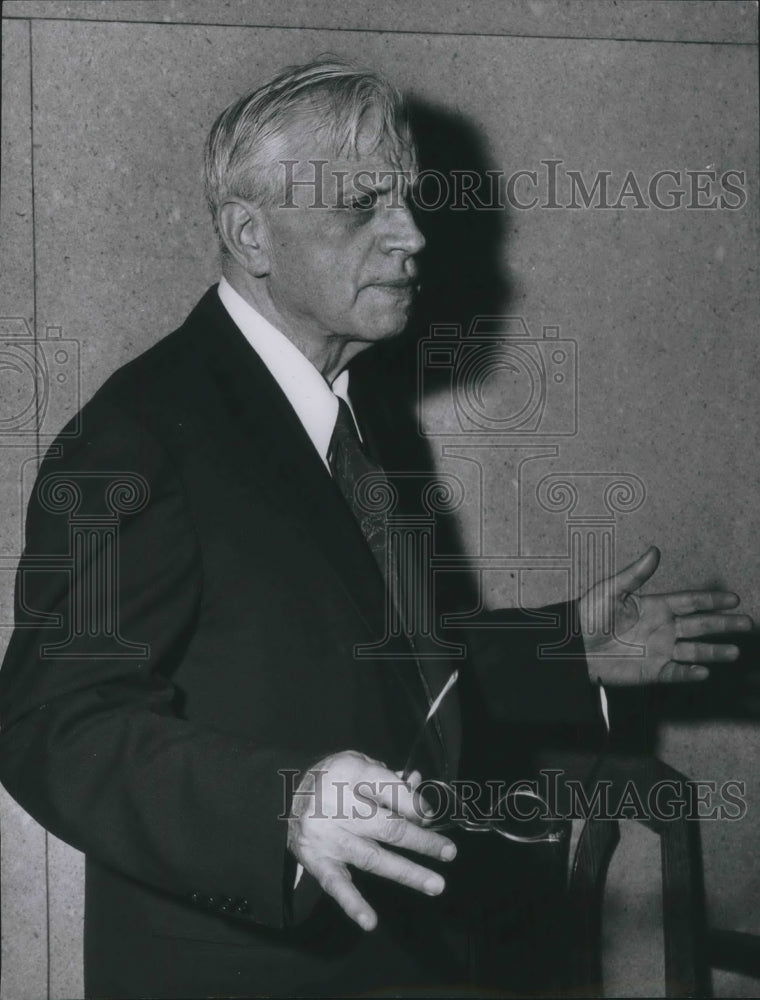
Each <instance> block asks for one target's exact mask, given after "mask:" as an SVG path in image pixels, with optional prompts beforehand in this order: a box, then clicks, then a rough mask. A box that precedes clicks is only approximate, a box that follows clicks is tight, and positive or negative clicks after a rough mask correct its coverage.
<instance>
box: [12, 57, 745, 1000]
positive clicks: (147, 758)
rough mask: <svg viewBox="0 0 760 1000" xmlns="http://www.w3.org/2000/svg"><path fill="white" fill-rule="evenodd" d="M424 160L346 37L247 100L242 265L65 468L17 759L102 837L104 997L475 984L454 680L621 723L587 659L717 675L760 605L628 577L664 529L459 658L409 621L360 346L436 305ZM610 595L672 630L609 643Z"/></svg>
mask: <svg viewBox="0 0 760 1000" xmlns="http://www.w3.org/2000/svg"><path fill="white" fill-rule="evenodd" d="M415 169H416V163H415V149H414V143H413V139H412V136H411V134H410V130H409V127H408V125H407V123H406V119H405V116H404V109H403V104H402V102H401V99H400V98H399V96H398V94H397V93H396V92H395V91H394V90H393V89H392V88H391V87H390V86H389V85H388V84H387V83H386V82H385V81H383V80H382V79H380V78H378V77H377V76H375V75H373V74H370V73H365V72H360V71H357V70H355V69H353V68H351V67H348V66H343V65H338V64H333V63H329V62H318V63H315V64H312V65H308V66H304V67H299V68H296V69H292V70H288V71H287V72H284V73H283V74H282V75H280V76H279V77H277V78H276V79H274V80H273V81H271V82H270V83H269V84H267V85H266V86H264V87H261V88H260V89H259V90H257V91H255V92H254V93H253V94H251V95H249V96H247V97H245V98H243V99H241V100H240V101H238V102H237V103H235V104H234V105H232V106H231V107H230V108H228V109H227V110H226V111H225V112H223V114H222V115H221V116H220V117H219V119H218V120H217V122H216V123H215V124H214V126H213V128H212V131H211V135H210V137H209V140H208V144H207V149H206V184H207V195H208V201H209V205H210V208H211V211H212V215H213V219H214V225H215V227H216V230H217V233H218V235H219V239H220V244H221V249H222V273H223V277H222V279H221V281H220V283H219V285H218V287H214V288H212V289H210V290H209V291H208V292H206V294H205V295H204V296H203V298H202V299H201V301H200V303H199V304H198V305H197V306H196V308H195V309H194V310H193V312H192V314H191V315H190V316H189V318H188V319H187V321H186V322H185V323H184V325H183V326H182V327H181V328H180V329H179V330H177V331H175V332H174V333H172V334H171V335H169V336H168V337H166V338H164V339H163V340H161V341H160V342H159V343H158V344H156V346H155V347H153V348H152V349H151V350H149V351H147V352H146V353H145V354H144V355H142V356H141V357H139V358H137V359H136V360H135V361H133V362H132V363H130V364H128V365H126V366H125V367H124V368H122V369H121V370H120V371H118V372H117V373H116V374H115V375H113V376H112V377H111V378H110V379H109V380H108V381H107V382H106V383H105V385H104V386H103V387H102V388H101V389H100V391H99V392H97V393H96V395H95V396H94V398H93V399H92V400H91V401H90V402H89V403H88V404H87V405H86V406H85V407H84V409H83V410H82V413H81V414H80V418H81V427H80V431H79V433H78V434H76V435H64V436H63V437H61V439H60V441H59V442H58V444H57V446H56V447H54V448H53V449H51V451H50V453H49V454H48V456H47V458H46V459H45V461H44V463H43V465H42V468H41V470H40V473H39V477H38V481H37V484H36V487H35V492H34V496H33V498H32V501H31V503H30V508H29V514H28V531H27V549H26V552H25V554H24V557H23V559H22V563H21V566H20V569H19V578H18V586H17V618H18V627H17V629H16V631H15V633H14V635H13V638H12V641H11V644H10V647H9V650H8V654H7V657H6V661H5V664H4V666H3V669H2V673H1V674H0V682H1V683H0V698H1V704H2V735H1V736H0V777H2V780H3V782H4V783H5V785H6V786H7V788H8V789H9V790H10V792H11V793H12V794H13V795H14V796H15V797H16V798H17V799H18V801H19V802H20V803H21V804H22V805H23V806H24V807H25V808H26V809H27V810H28V811H29V812H30V813H31V814H32V815H33V816H35V817H36V818H37V819H38V820H39V821H40V822H41V823H43V824H44V825H45V826H46V827H47V828H48V829H50V830H51V831H53V832H54V833H55V834H56V835H57V836H59V837H61V838H63V839H64V840H66V841H68V842H69V843H71V844H73V845H74V846H76V847H77V848H79V849H81V850H82V851H84V852H85V854H86V856H87V884H86V945H85V970H86V984H87V987H86V988H87V995H88V997H114V996H118V997H138V996H139V997H143V996H150V997H183V998H187V997H194V996H201V997H205V996H211V995H213V996H251V995H270V994H279V995H290V996H292V995H321V996H324V995H337V994H340V993H348V994H355V993H357V992H361V991H376V990H384V989H387V990H390V991H395V993H396V994H399V993H401V994H403V993H404V992H405V991H407V990H408V991H409V992H412V993H416V992H418V991H419V990H420V989H424V988H429V989H432V990H433V992H436V991H439V990H440V989H441V988H443V987H446V986H448V987H449V988H451V989H452V990H455V989H457V988H459V987H460V986H461V985H462V984H463V983H465V981H466V975H467V974H466V970H465V968H464V966H462V967H461V968H460V967H459V966H457V964H456V957H455V956H454V953H453V951H452V949H453V948H454V944H452V941H453V938H452V929H451V924H450V922H449V918H448V916H447V912H448V911H447V909H446V906H445V900H446V895H447V894H446V891H445V878H444V876H443V874H442V871H445V870H446V868H447V865H449V866H450V867H453V866H451V865H450V862H451V860H452V859H453V858H454V855H455V853H456V847H455V845H454V842H453V841H452V840H451V839H450V837H449V836H448V835H446V834H445V833H442V832H440V831H438V830H436V829H434V826H435V824H431V823H429V822H428V819H427V818H426V816H425V814H424V811H423V805H424V802H423V799H422V797H420V796H417V797H415V794H414V792H415V788H416V787H417V786H418V783H419V781H420V779H421V778H428V777H448V778H452V777H454V776H455V775H456V770H457V761H458V757H459V747H460V743H461V728H462V716H461V712H460V707H459V686H460V684H459V683H457V678H458V677H459V676H460V675H462V676H465V675H467V676H469V677H470V678H471V679H474V683H475V684H476V686H477V687H478V688H479V690H480V694H481V697H482V698H483V699H484V700H485V701H486V702H487V704H488V705H489V708H490V709H491V710H492V711H493V712H494V713H495V714H497V715H500V716H501V717H502V718H504V719H506V720H510V719H511V720H513V721H524V720H525V719H526V718H531V719H534V720H535V721H537V722H540V723H543V724H546V723H549V724H551V723H555V722H556V723H563V722H567V721H570V722H573V721H578V722H583V721H593V720H594V719H595V718H596V715H597V711H598V706H597V704H596V698H597V694H596V687H595V685H594V684H593V683H592V682H591V681H592V679H594V680H595V679H597V678H599V679H601V680H605V681H609V682H613V683H614V682H619V683H628V682H630V683H639V682H644V683H647V682H653V681H659V680H686V679H699V678H701V677H703V676H704V675H705V674H706V673H707V667H706V666H705V664H710V663H712V662H717V661H721V660H731V659H733V658H734V657H735V656H736V654H737V650H736V649H735V647H731V646H721V645H709V644H704V643H699V642H695V641H694V640H695V639H696V638H697V637H699V636H700V635H703V634H706V633H715V632H719V631H722V630H725V629H727V628H729V627H731V628H732V629H743V628H746V627H748V625H749V622H748V620H747V619H745V618H744V617H743V616H739V615H727V614H726V613H725V611H726V610H727V609H730V608H733V607H734V606H735V605H736V604H737V603H738V599H737V598H736V597H735V596H734V595H731V594H724V593H718V592H714V593H710V592H706V593H697V592H695V593H682V594H675V595H664V596H660V597H645V598H641V599H640V600H638V599H635V598H632V597H631V596H630V595H631V594H632V592H633V591H635V590H636V589H637V588H638V587H639V586H640V585H641V584H642V583H643V582H645V581H646V580H647V579H648V577H649V576H650V575H651V574H652V572H653V571H654V569H655V568H656V564H657V552H656V550H650V551H649V552H648V553H646V554H645V555H644V556H643V557H642V558H641V559H640V560H639V561H638V562H637V563H635V564H634V565H633V566H631V567H629V568H628V569H627V570H624V571H623V572H622V573H620V574H619V575H618V576H617V577H615V578H614V579H613V580H611V581H604V582H603V583H602V584H600V585H599V586H597V587H596V588H594V589H593V590H592V591H590V592H589V593H588V594H587V595H585V596H584V597H583V599H582V600H581V601H580V602H579V603H578V604H575V603H573V604H569V605H558V606H556V607H554V608H552V609H551V614H550V615H548V616H544V618H542V619H537V618H536V617H535V616H534V617H529V616H526V615H524V614H523V615H521V614H520V613H518V612H513V613H512V614H511V617H510V615H507V616H506V621H507V624H509V623H510V622H511V623H513V624H514V623H518V624H520V625H521V626H523V627H521V628H520V629H515V630H512V629H509V628H503V627H499V628H495V629H493V630H489V629H482V628H481V629H478V630H474V631H473V633H472V634H471V635H469V636H464V637H460V638H461V641H462V647H461V649H462V650H463V651H464V653H465V655H464V656H463V657H461V658H460V659H459V660H457V661H456V662H457V663H458V667H459V673H458V674H457V673H455V672H453V665H452V664H451V663H446V662H445V661H443V660H442V659H441V658H440V656H438V657H437V658H436V657H430V656H428V655H427V652H426V649H425V647H424V638H420V639H419V640H418V639H417V638H416V637H415V636H414V635H411V637H410V634H409V629H406V630H405V629H401V630H398V629H396V630H393V629H389V628H388V610H387V609H388V608H391V611H392V610H393V608H394V607H397V606H401V605H403V596H404V593H405V591H404V587H405V581H404V579H403V578H402V577H403V574H402V573H401V572H400V569H399V568H398V567H397V566H395V564H394V562H393V560H392V559H389V558H388V552H387V551H386V550H387V546H386V537H385V533H384V531H383V526H382V524H381V523H379V521H378V519H377V518H376V517H375V515H374V514H373V511H372V508H371V505H367V504H365V505H364V506H362V504H361V502H360V500H359V498H358V494H357V493H356V488H357V487H358V486H359V485H360V484H361V482H362V481H363V479H364V477H365V476H370V477H372V476H375V477H377V476H380V477H382V475H383V473H382V471H381V469H382V466H381V463H380V462H379V461H378V458H379V456H378V455H377V454H376V452H375V451H374V450H373V428H372V427H371V426H370V425H369V423H368V422H367V421H366V417H365V415H364V414H363V413H362V412H360V411H359V408H358V407H357V408H356V410H354V408H353V407H352V403H351V399H350V396H349V373H348V365H349V363H350V362H351V361H352V359H353V358H355V357H356V356H357V355H358V354H360V353H361V352H363V351H365V350H367V349H368V348H370V347H372V345H373V344H376V343H378V342H379V341H383V340H386V339H387V338H391V337H395V336H397V335H398V334H399V333H401V331H402V330H403V329H404V327H405V326H406V324H407V321H408V319H409V316H410V311H411V309H412V305H413V301H414V297H415V291H416V287H417V281H418V264H417V259H418V256H419V254H420V253H421V252H422V250H423V246H424V240H423V237H422V235H421V233H420V231H419V229H418V228H417V225H416V224H415V220H414V217H413V214H412V211H411V207H410V199H411V193H412V187H411V185H412V183H413V180H414V174H415ZM382 464H384V465H385V466H386V468H387V467H389V466H390V465H391V464H392V456H391V457H390V458H389V459H388V460H387V461H386V462H385V463H382ZM380 482H382V479H381V480H380ZM115 511H116V512H117V513H118V515H119V523H118V531H116V530H114V531H112V532H111V533H108V532H103V531H102V530H99V525H100V526H101V527H102V524H103V522H104V519H105V521H107V522H108V523H111V524H112V523H113V520H114V512H115ZM109 518H110V521H109ZM83 525H84V526H85V527H87V529H88V530H87V531H85V532H83V530H82V526H83ZM74 528H76V529H77V530H73V529H74ZM88 532H89V533H88ZM72 566H73V569H72V568H71V567H72ZM389 594H390V595H391V597H392V598H393V599H392V600H390V601H389V600H388V596H389ZM394 601H395V602H396V603H395V604H394ZM83 609H85V610H84V611H83ZM407 610H408V609H407ZM594 616H596V619H597V620H604V621H607V622H608V623H609V622H614V625H615V630H616V632H617V634H618V636H622V637H623V638H627V639H628V640H629V641H632V642H634V643H638V644H639V645H641V646H643V647H644V650H645V655H643V656H640V657H633V658H631V659H630V660H620V659H618V658H615V659H613V658H609V659H605V656H604V653H605V643H606V642H608V641H610V640H609V634H610V633H609V629H608V630H606V631H605V630H601V631H597V632H596V633H594V634H593V635H592V633H591V630H590V628H589V627H588V622H590V621H591V620H592V619H593V618H594ZM486 622H487V616H486V617H484V620H483V621H482V622H481V624H484V623H486ZM547 622H548V623H549V624H547ZM551 623H553V624H551ZM584 624H585V625H586V633H587V634H586V647H587V649H592V650H593V651H594V652H595V653H596V655H595V657H593V658H591V659H590V660H589V662H590V663H591V668H590V669H589V668H588V667H587V664H586V660H585V659H584V657H583V650H584V643H583V639H582V637H581V629H582V628H583V626H584ZM503 625H504V616H502V619H500V626H503ZM558 639H565V640H566V642H565V648H566V651H567V657H566V659H565V660H557V659H546V660H541V659H540V658H539V655H538V647H539V645H541V644H543V643H547V644H550V643H552V642H556V641H557V640H558ZM381 640H382V641H383V642H384V645H383V647H382V652H383V654H384V655H382V656H381V655H379V653H378V655H374V656H373V655H372V652H371V649H370V650H369V651H368V647H371V646H372V644H373V643H378V642H380V641H381ZM452 641H453V640H452ZM394 644H395V645H394ZM362 649H363V650H364V655H360V652H361V651H362ZM428 717H430V722H429V724H428V725H425V720H426V718H428ZM413 746H414V747H416V751H417V756H416V757H415V762H419V763H418V764H417V765H416V766H415V767H414V769H413V770H412V768H411V767H405V765H406V764H407V761H408V758H409V754H410V750H411V748H412V747H413ZM410 771H411V772H412V773H410ZM365 873H370V874H369V875H367V874H365ZM435 897H440V898H435ZM452 956H453V957H452ZM444 957H445V958H446V960H445V961H444ZM508 982H509V972H508V970H505V984H506V985H508Z"/></svg>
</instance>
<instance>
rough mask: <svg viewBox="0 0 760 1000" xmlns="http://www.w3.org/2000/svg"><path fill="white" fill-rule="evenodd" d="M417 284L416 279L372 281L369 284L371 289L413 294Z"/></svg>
mask: <svg viewBox="0 0 760 1000" xmlns="http://www.w3.org/2000/svg"><path fill="white" fill-rule="evenodd" d="M418 284H419V283H418V282H417V280H416V279H411V278H395V279H389V280H387V281H373V282H370V286H369V287H371V288H391V289H396V290H398V291H406V292H410V293H411V292H415V291H416V290H417V288H418Z"/></svg>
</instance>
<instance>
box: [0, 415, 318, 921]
mask: <svg viewBox="0 0 760 1000" xmlns="http://www.w3.org/2000/svg"><path fill="white" fill-rule="evenodd" d="M87 425H88V426H89V427H90V428H92V430H91V431H90V432H86V433H85V434H83V435H82V436H81V437H80V438H78V439H76V440H74V441H73V442H69V443H64V444H63V446H62V447H63V456H62V457H61V458H59V459H56V458H53V457H51V456H49V457H48V458H47V459H46V460H45V462H44V463H43V465H42V469H41V472H40V475H39V477H38V480H37V484H36V487H35V493H34V496H33V498H32V501H31V503H30V506H29V511H28V518H27V547H26V551H25V554H24V556H23V558H22V561H21V564H20V567H19V572H18V577H17V590H16V614H17V628H16V630H15V632H14V634H13V637H12V639H11V642H10V646H9V649H8V651H7V656H6V659H5V663H4V666H3V669H2V671H1V672H0V711H1V713H2V718H1V721H2V732H1V734H0V779H1V780H2V782H3V783H4V784H5V786H6V787H7V788H8V790H9V791H10V793H11V794H12V795H13V796H14V798H16V799H17V800H18V801H19V802H20V803H21V805H22V806H23V807H24V808H25V809H26V810H27V811H28V812H29V813H31V815H32V816H33V817H35V818H36V819H37V820H38V821H39V822H41V823H42V824H43V825H44V826H45V827H47V828H48V829H49V830H51V831H52V832H53V833H54V834H55V835H56V836H58V837H60V838H62V839H63V840H65V841H67V842H69V843H70V844H72V845H74V846H75V847H77V848H78V849H80V850H83V851H85V852H87V853H88V854H89V855H91V856H92V857H93V858H95V859H96V860H98V861H99V862H101V863H103V864H106V865H108V866H111V867H113V868H114V869H116V870H117V871H119V872H121V873H123V874H126V875H128V876H131V877H133V878H135V879H138V880H141V881H144V882H146V883H149V884H150V885H152V886H154V887H157V888H159V889H162V890H166V891H168V892H170V893H174V894H179V895H181V896H184V897H185V898H187V899H190V898H191V897H194V898H196V899H197V897H198V895H200V896H201V897H203V898H206V899H208V897H215V898H217V899H218V898H220V897H226V898H227V900H228V903H229V901H230V900H232V901H233V905H232V910H233V911H238V910H240V911H243V913H244V914H245V919H253V920H255V921H258V922H262V923H265V924H269V925H272V926H281V925H282V924H283V923H284V922H286V920H287V910H288V903H289V897H290V895H291V891H290V887H292V872H293V866H292V858H290V856H289V855H288V854H287V851H286V833H287V829H286V828H287V824H286V823H285V822H284V820H283V819H282V818H280V817H282V815H283V814H287V812H288V809H289V806H290V801H289V797H288V795H287V787H288V782H285V781H283V778H282V777H281V775H280V774H279V773H278V771H280V770H281V769H287V770H290V771H291V772H295V774H294V776H293V777H292V780H291V782H290V785H289V787H290V788H291V789H292V788H294V787H295V786H296V784H297V782H298V780H299V777H298V775H299V774H300V773H301V772H302V771H303V770H304V769H305V768H306V767H308V766H309V765H311V764H313V763H314V760H313V758H312V759H311V760H309V761H307V760H304V759H303V758H302V756H300V755H299V753H297V752H293V751H291V750H289V749H288V747H287V746H282V747H275V746H271V745H259V744H258V743H257V742H256V738H255V732H254V733H253V735H252V736H251V738H250V739H245V738H239V737H236V736H234V735H231V734H229V733H225V732H222V731H217V730H215V729H212V728H203V727H199V726H198V725H196V724H193V723H190V722H188V721H187V720H186V719H184V718H183V717H182V708H181V702H180V700H179V698H178V691H177V689H176V688H175V686H174V685H173V683H172V670H173V666H174V664H176V663H177V662H178V660H179V659H180V658H181V657H182V654H183V649H184V648H185V644H186V643H187V642H188V640H189V638H190V637H191V636H192V633H193V630H194V628H195V627H196V619H197V615H198V611H199V605H200V597H201V585H202V575H201V564H200V554H199V548H198V544H197V541H196V538H195V535H194V529H193V524H192V522H191V519H190V517H189V514H188V508H187V505H186V502H185V497H184V493H183V486H182V482H181V481H180V478H179V476H178V474H177V472H176V471H175V470H174V469H173V468H172V466H171V464H170V463H169V461H168V459H167V457H166V455H165V454H164V453H163V451H162V448H161V446H160V444H159V443H158V442H157V441H156V440H153V439H152V437H151V436H150V434H149V433H148V431H147V430H146V429H145V428H144V427H143V426H142V425H140V424H139V423H138V421H137V420H136V419H135V418H132V417H131V416H129V415H128V414H127V413H126V412H124V411H123V410H122V409H120V408H119V407H117V406H112V405H110V404H106V403H103V402H102V401H101V402H100V403H98V402H97V401H96V403H95V404H94V406H93V407H91V409H90V419H89V420H88V424H87ZM51 455H52V453H51ZM111 470H116V471H111ZM121 470H124V471H129V472H130V473H132V474H134V473H137V474H138V476H139V477H140V479H141V480H142V482H144V484H145V486H146V488H147V490H148V491H149V497H148V498H147V499H146V501H145V502H144V503H143V504H141V505H140V509H138V510H135V511H133V512H132V513H129V514H125V515H123V516H122V518H121V523H120V526H119V544H118V575H117V576H116V577H115V589H114V590H113V593H112V595H111V596H112V597H113V598H114V600H115V602H116V603H113V604H112V605H111V611H113V612H114V613H116V611H117V612H118V613H117V620H118V622H119V629H120V633H121V636H122V637H123V638H124V639H126V640H128V641H131V642H136V643H141V642H142V643H145V644H146V645H147V649H146V650H145V652H144V654H143V655H141V656H140V657H139V658H135V656H134V655H131V656H129V657H126V658H125V657H124V656H123V655H121V654H122V653H123V649H121V648H119V645H118V643H116V642H113V643H112V644H111V646H110V647H109V646H108V645H106V646H105V647H104V645H103V641H104V640H103V636H102V635H100V636H93V635H89V634H88V632H87V629H86V628H85V629H84V630H79V632H77V630H76V628H74V631H73V633H71V634H69V626H70V624H71V622H72V611H73V606H72V603H71V602H72V593H73V590H74V588H76V587H77V586H79V587H81V586H82V581H83V580H84V579H86V578H88V574H89V578H92V575H91V574H92V573H93V572H95V571H98V572H99V571H100V570H98V569H97V567H98V566H101V567H102V566H105V565H107V561H106V560H107V558H108V555H107V553H106V552H105V551H104V544H105V543H102V542H99V541H97V537H98V536H97V533H96V535H94V536H93V538H95V539H96V541H95V542H92V543H88V545H89V546H90V547H87V546H86V547H85V549H84V550H82V551H80V553H79V559H80V573H79V576H77V575H76V574H74V576H73V581H72V583H71V585H70V583H69V577H68V574H67V572H66V571H65V569H61V565H62V563H61V562H60V560H61V559H62V560H63V562H64V563H65V560H66V559H67V558H68V557H69V556H70V555H71V553H70V551H69V546H70V538H69V525H70V523H71V522H72V518H74V517H76V518H79V519H80V523H83V522H82V521H81V519H82V518H83V517H88V516H91V515H94V516H96V517H97V516H99V515H102V514H103V510H102V506H103V504H102V496H103V490H104V479H103V476H102V475H101V474H103V473H108V476H112V477H113V479H114V481H117V480H118V478H119V472H120V471H121ZM61 472H63V473H65V474H66V476H67V477H68V481H69V483H70V488H71V489H73V490H74V491H75V492H76V491H80V492H81V502H80V503H78V504H77V506H76V509H75V510H74V511H73V512H72V511H69V513H68V514H62V513H61V511H60V509H56V507H57V506H58V505H57V502H56V500H55V496H53V497H52V500H51V497H50V496H48V497H47V499H45V498H44V497H43V496H42V493H41V490H40V487H41V486H42V485H43V484H44V483H45V482H46V478H47V477H49V476H51V475H54V474H59V473H61ZM93 472H95V473H97V474H96V475H95V476H93ZM58 482H59V485H58V492H57V496H58V498H59V499H60V498H61V497H63V496H64V494H65V490H66V485H65V483H61V481H60V480H59V481H58ZM48 484H49V480H48ZM62 490H63V493H62V492H61V491H62ZM56 558H58V559H59V565H58V567H56V566H55V565H54V563H55V560H56ZM51 559H52V562H51ZM83 567H84V568H83ZM99 593H101V594H103V593H105V590H103V587H102V586H101V589H100V591H99ZM82 596H83V595H81V594H80V597H82ZM84 598H86V595H84ZM84 598H83V599H84ZM28 609H31V610H28ZM39 613H42V614H43V615H44V616H46V617H45V620H44V621H42V622H41V621H40V614H39ZM103 613H104V614H108V613H109V611H108V610H105V609H104V610H103ZM51 616H52V617H51ZM67 638H68V640H69V642H68V645H67V646H66V648H65V650H64V649H60V648H59V649H58V650H56V649H55V648H53V647H54V644H55V643H60V642H61V641H62V640H66V639H67ZM64 653H65V655H63V654H64ZM213 666H214V665H213V664H209V670H210V671H212V670H213ZM241 915H242V914H241Z"/></svg>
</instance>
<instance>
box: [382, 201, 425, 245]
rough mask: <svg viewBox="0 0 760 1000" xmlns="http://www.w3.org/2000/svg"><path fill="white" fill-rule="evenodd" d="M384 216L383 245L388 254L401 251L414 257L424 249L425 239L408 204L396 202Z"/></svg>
mask: <svg viewBox="0 0 760 1000" xmlns="http://www.w3.org/2000/svg"><path fill="white" fill-rule="evenodd" d="M382 214H383V221H384V230H385V231H384V233H383V237H382V245H383V249H384V250H385V251H386V252H388V253H390V252H391V251H393V250H401V251H403V252H404V253H405V254H409V255H410V256H412V255H414V254H418V253H419V252H420V251H421V250H422V249H423V247H424V246H425V237H424V236H423V235H422V233H421V232H420V229H419V227H418V226H417V223H416V222H415V221H414V215H413V214H412V211H411V209H410V207H409V205H407V203H406V202H404V201H396V202H394V203H392V204H390V205H388V206H387V207H386V209H385V211H384V212H383V213H382Z"/></svg>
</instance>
